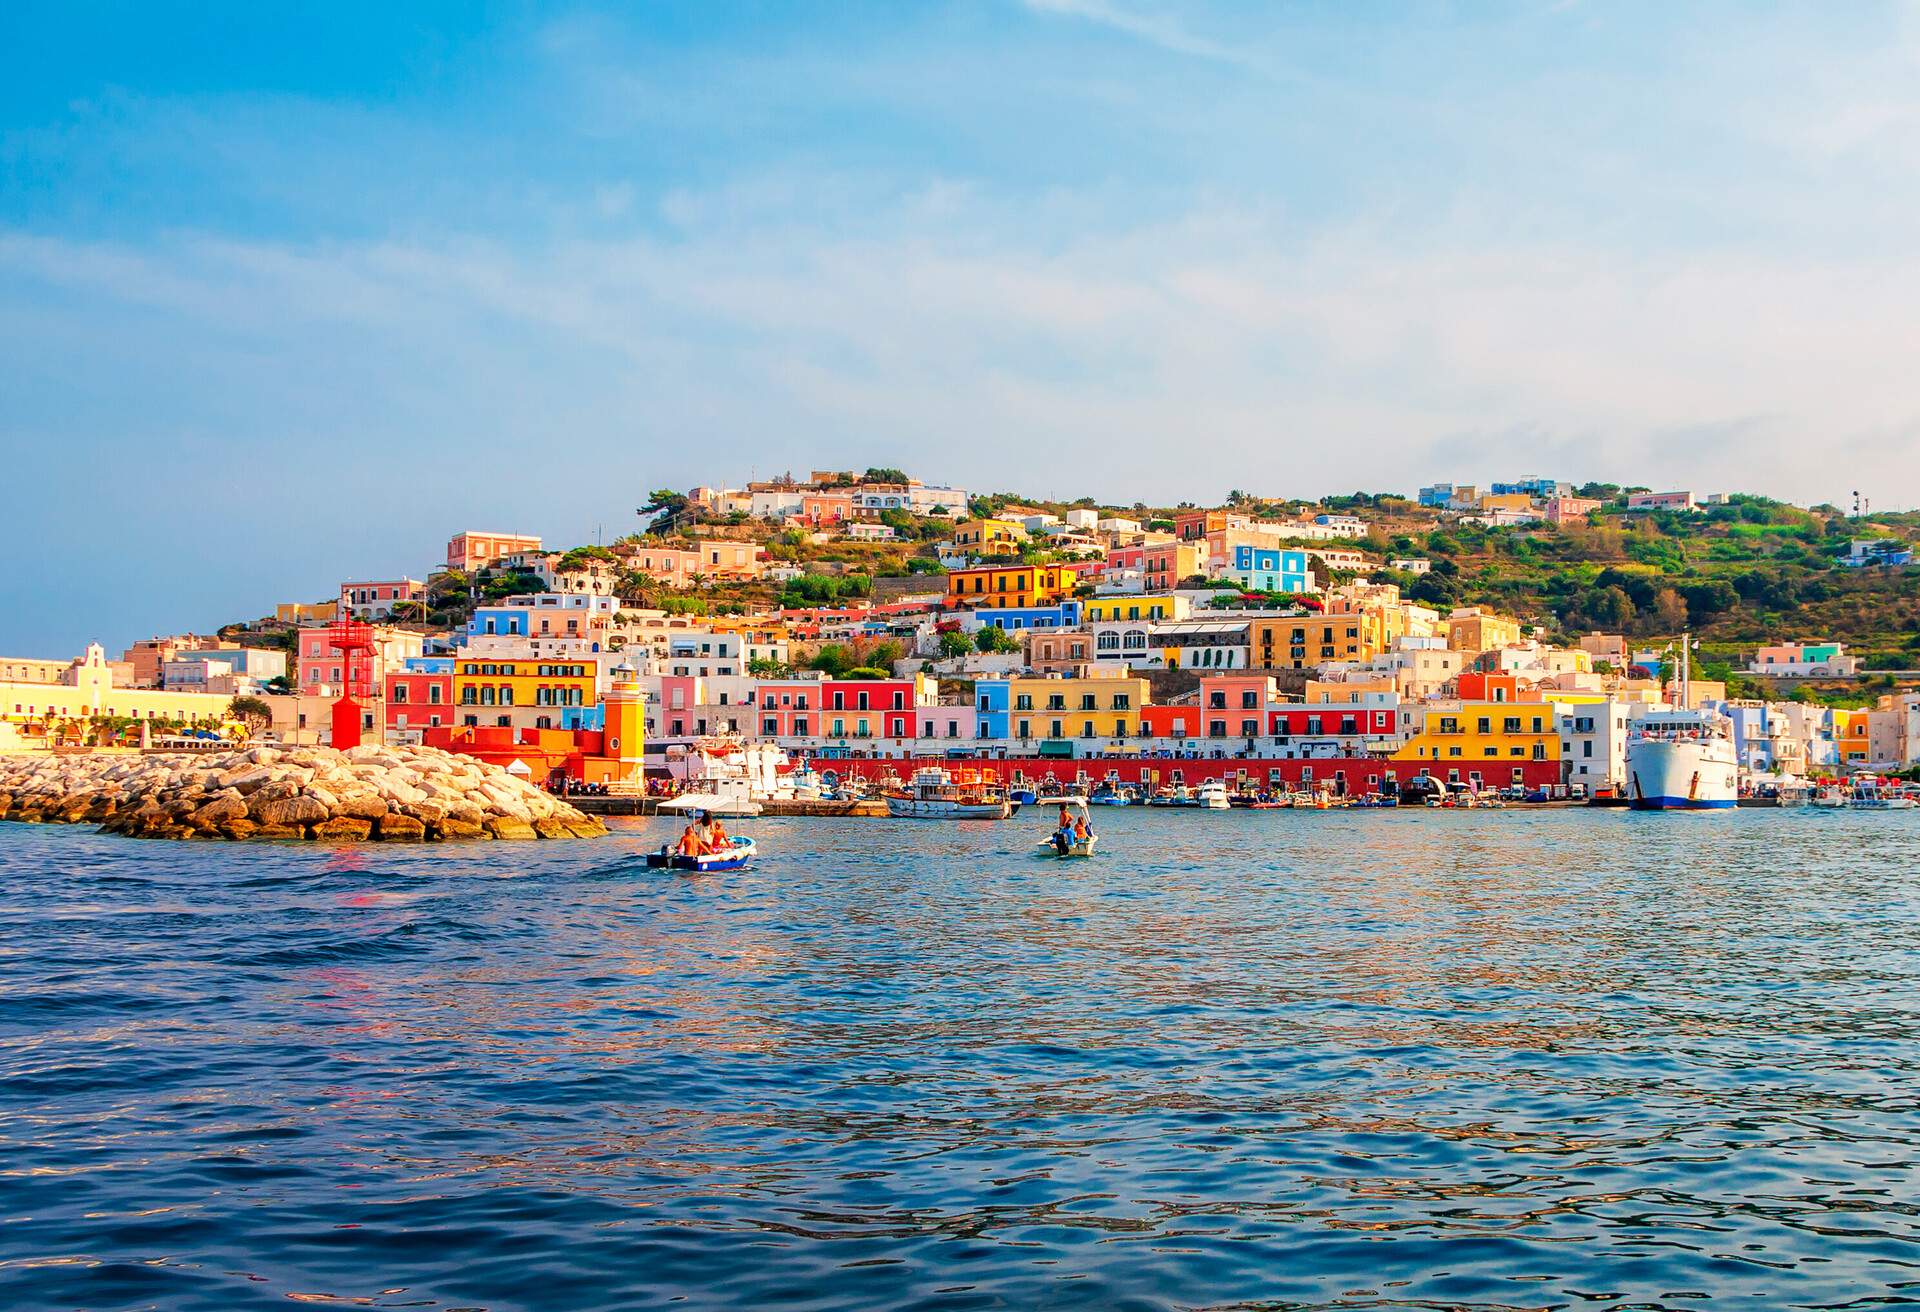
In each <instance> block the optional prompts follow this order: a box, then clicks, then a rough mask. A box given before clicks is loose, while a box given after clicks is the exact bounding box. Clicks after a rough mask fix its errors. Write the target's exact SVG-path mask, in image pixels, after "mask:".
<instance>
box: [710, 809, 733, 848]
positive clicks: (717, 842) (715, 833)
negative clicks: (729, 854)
mask: <svg viewBox="0 0 1920 1312" xmlns="http://www.w3.org/2000/svg"><path fill="white" fill-rule="evenodd" d="M732 846H733V840H732V839H731V838H729V837H727V830H726V826H725V825H722V824H721V823H720V817H719V816H714V817H713V818H712V819H711V820H710V821H708V823H707V851H709V852H724V851H726V850H727V849H728V848H729V847H732Z"/></svg>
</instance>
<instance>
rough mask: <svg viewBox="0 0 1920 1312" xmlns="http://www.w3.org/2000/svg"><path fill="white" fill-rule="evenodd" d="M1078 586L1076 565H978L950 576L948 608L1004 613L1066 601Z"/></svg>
mask: <svg viewBox="0 0 1920 1312" xmlns="http://www.w3.org/2000/svg"><path fill="white" fill-rule="evenodd" d="M1078 586H1079V576H1078V574H1077V573H1076V567H1075V566H1073V565H975V566H971V567H969V568H967V569H956V570H953V571H951V572H950V573H949V574H948V575H947V601H946V604H947V606H948V607H949V608H950V609H951V608H968V609H977V608H981V607H987V608H991V609H995V610H1004V609H1007V608H1009V607H1012V608H1015V609H1020V608H1026V607H1033V606H1049V605H1052V604H1054V603H1056V602H1060V601H1065V600H1066V599H1067V598H1069V597H1071V596H1072V595H1073V592H1074V589H1075V588H1077V587H1078Z"/></svg>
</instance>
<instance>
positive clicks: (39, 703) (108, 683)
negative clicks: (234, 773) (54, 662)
mask: <svg viewBox="0 0 1920 1312" xmlns="http://www.w3.org/2000/svg"><path fill="white" fill-rule="evenodd" d="M15 664H17V662H15ZM61 677H62V678H63V679H64V680H65V681H64V682H61V683H39V682H4V683H0V743H14V744H21V745H25V746H38V745H41V744H43V743H45V742H46V741H47V740H48V738H49V737H53V738H62V737H64V738H66V739H70V740H77V739H82V738H85V737H87V735H88V730H89V729H90V728H91V726H93V725H94V724H95V723H96V722H100V721H107V720H116V719H128V720H148V721H152V722H154V723H156V724H160V723H169V722H173V721H180V722H183V723H187V724H194V723H198V724H201V725H205V726H210V727H218V726H220V725H223V724H225V723H226V722H227V705H228V703H229V702H231V701H232V700H233V699H232V698H231V697H228V696H227V695H226V694H225V693H207V692H163V691H161V690H160V689H157V688H124V687H118V686H116V685H115V684H114V680H113V666H112V665H111V664H109V663H108V661H107V658H106V653H105V652H104V651H102V650H101V648H100V645H99V644H98V643H94V644H92V645H90V646H88V648H87V652H86V655H85V656H83V657H81V658H80V659H79V660H77V661H73V662H70V663H69V664H67V665H66V666H64V667H63V669H62V675H61Z"/></svg>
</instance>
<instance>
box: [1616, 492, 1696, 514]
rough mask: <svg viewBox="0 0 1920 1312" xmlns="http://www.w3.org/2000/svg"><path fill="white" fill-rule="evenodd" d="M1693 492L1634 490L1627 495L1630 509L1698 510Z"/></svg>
mask: <svg viewBox="0 0 1920 1312" xmlns="http://www.w3.org/2000/svg"><path fill="white" fill-rule="evenodd" d="M1699 508H1700V506H1699V503H1698V502H1697V501H1695V500H1694V496H1693V493H1691V492H1633V493H1629V494H1628V496H1627V509H1628V510H1698V509H1699Z"/></svg>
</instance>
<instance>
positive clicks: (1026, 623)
mask: <svg viewBox="0 0 1920 1312" xmlns="http://www.w3.org/2000/svg"><path fill="white" fill-rule="evenodd" d="M973 613H974V614H975V615H976V616H978V617H979V619H980V622H981V624H982V626H983V627H984V626H985V625H988V624H991V625H993V626H994V627H995V628H997V629H1077V628H1079V627H1080V621H1081V620H1082V619H1083V618H1084V616H1085V608H1084V607H1083V606H1082V605H1081V604H1080V602H1079V601H1077V600H1074V599H1073V598H1068V599H1067V600H1065V601H1062V602H1060V603H1058V604H1057V605H1053V606H1010V607H1008V608H1007V609H1005V610H977V611H975V612H973Z"/></svg>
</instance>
